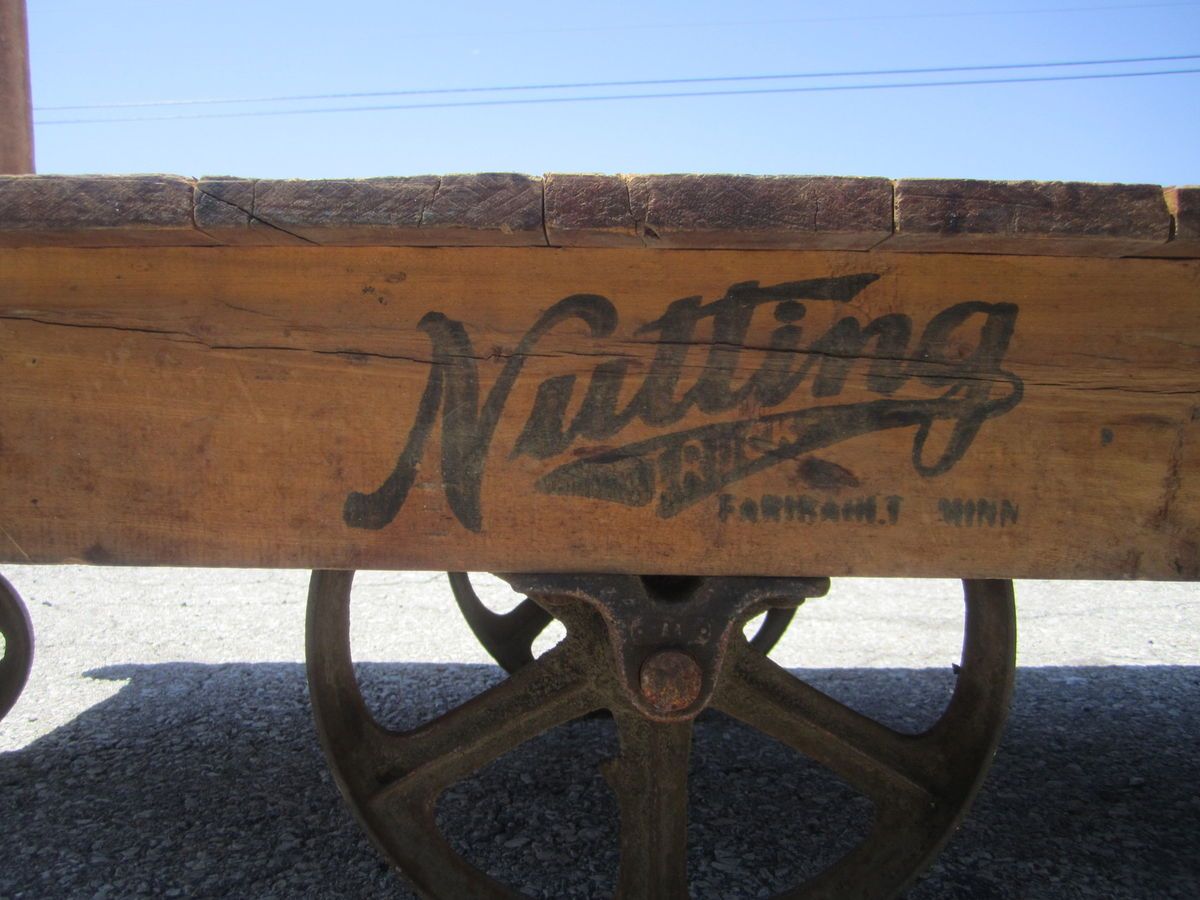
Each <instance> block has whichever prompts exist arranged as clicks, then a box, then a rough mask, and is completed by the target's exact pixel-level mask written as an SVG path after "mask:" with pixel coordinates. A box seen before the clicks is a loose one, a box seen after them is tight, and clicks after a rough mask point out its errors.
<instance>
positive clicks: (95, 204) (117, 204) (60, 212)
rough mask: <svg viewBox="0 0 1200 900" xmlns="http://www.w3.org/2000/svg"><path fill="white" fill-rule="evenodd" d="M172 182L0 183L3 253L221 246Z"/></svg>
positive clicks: (29, 179) (186, 190) (160, 178)
mask: <svg viewBox="0 0 1200 900" xmlns="http://www.w3.org/2000/svg"><path fill="white" fill-rule="evenodd" d="M214 243H216V241H214V240H213V239H212V238H210V237H208V236H207V235H205V234H203V233H201V232H199V231H197V230H196V227H195V224H194V223H193V220H192V183H191V182H190V181H188V180H186V179H184V178H176V177H175V176H172V175H137V176H123V175H113V176H96V175H87V176H75V175H24V176H0V247H21V246H27V245H36V246H69V247H114V246H135V247H136V246H181V245H183V246H191V245H208V244H214Z"/></svg>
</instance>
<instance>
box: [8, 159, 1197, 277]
mask: <svg viewBox="0 0 1200 900" xmlns="http://www.w3.org/2000/svg"><path fill="white" fill-rule="evenodd" d="M271 245H297V246H300V245H317V246H417V247H434V246H475V247H497V246H501V247H502V246H523V247H537V246H545V247H637V248H650V249H689V250H848V251H870V250H873V249H881V250H886V251H888V252H917V253H929V252H935V253H968V254H1015V255H1031V256H1084V257H1088V256H1099V257H1124V256H1137V257H1167V258H1182V259H1194V258H1200V187H1195V186H1183V187H1167V188H1163V187H1159V186H1158V185H1145V184H1141V185H1139V184H1091V183H1083V182H1035V181H972V180H960V179H907V180H899V181H892V180H889V179H885V178H858V177H836V176H751V175H686V174H685V175H598V174H597V175H589V174H549V175H545V176H543V177H540V178H539V177H532V176H527V175H519V174H511V173H482V174H474V175H445V176H427V175H426V176H408V177H380V178H366V179H325V180H282V179H255V178H235V177H224V176H222V177H205V178H200V179H190V178H185V177H180V176H175V175H13V176H0V247H26V246H63V247H118V246H126V247H140V246H271Z"/></svg>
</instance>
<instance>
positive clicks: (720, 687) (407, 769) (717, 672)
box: [306, 571, 1016, 900]
mask: <svg viewBox="0 0 1200 900" xmlns="http://www.w3.org/2000/svg"><path fill="white" fill-rule="evenodd" d="M353 575H354V573H353V572H343V571H318V572H314V573H313V578H312V583H311V587H310V592H309V599H308V621H307V638H306V640H307V665H308V679H309V690H310V693H311V696H312V702H313V710H314V716H315V719H316V723H317V729H318V732H319V734H320V738H321V743H322V745H323V747H324V750H325V754H326V757H327V759H328V761H329V764H330V767H331V769H332V771H333V774H334V777H335V779H336V781H337V783H338V786H339V788H340V789H341V791H342V794H343V795H344V797H345V798H346V800H347V801H348V803H349V805H350V806H351V808H352V809H353V810H354V812H355V814H356V815H357V817H358V819H359V821H360V823H361V824H362V826H363V828H364V829H365V830H366V832H367V833H368V834H369V835H370V837H371V838H372V840H373V841H374V842H375V844H376V845H377V846H378V848H379V849H380V850H381V851H382V852H383V854H384V855H385V856H386V857H387V858H388V860H389V861H390V862H391V863H392V864H393V865H395V866H396V867H397V868H399V869H400V870H401V871H402V872H403V873H404V874H406V875H407V876H408V878H409V879H410V880H411V881H412V883H413V884H414V885H415V887H416V889H417V892H418V893H419V894H421V895H422V896H424V897H433V898H460V897H473V898H474V897H478V898H500V897H519V896H521V895H520V894H518V893H517V892H516V891H514V890H513V889H511V888H509V887H507V886H506V885H503V884H501V883H499V882H497V881H495V880H494V879H493V878H491V877H490V876H489V875H487V874H486V873H484V872H482V871H481V870H479V869H477V868H475V867H474V866H472V865H471V864H470V863H468V862H467V861H466V860H465V859H463V858H462V857H461V856H460V855H458V853H457V852H456V851H455V850H454V849H453V848H452V847H451V846H450V844H449V843H448V842H447V841H446V839H445V838H444V837H443V836H442V835H441V833H440V832H439V831H438V828H437V824H436V821H435V803H436V800H437V798H438V796H439V795H440V794H441V792H442V791H443V790H445V789H446V788H447V787H449V786H450V785H452V784H454V783H456V782H458V781H461V780H462V779H464V778H466V777H467V776H469V775H471V774H472V773H474V772H476V771H478V770H479V769H481V768H482V767H483V766H485V765H487V764H488V763H490V762H491V761H493V760H495V759H497V758H498V757H500V756H501V755H503V754H505V753H507V752H508V751H510V750H513V749H514V748H516V747H518V746H520V745H521V744H523V743H525V742H526V741H528V740H530V739H532V738H533V737H535V736H537V735H538V734H540V733H542V732H544V731H546V730H548V729H550V728H552V727H554V726H556V725H559V724H562V723H565V722H568V721H571V720H573V719H577V718H579V717H580V716H583V715H585V714H587V713H589V712H592V711H594V710H597V709H608V710H610V711H611V712H612V714H613V718H614V720H615V722H616V727H617V732H618V737H619V741H620V754H619V756H618V757H617V758H616V759H615V760H612V761H610V762H609V763H608V764H607V765H606V767H605V775H606V776H607V778H608V781H609V784H610V785H611V787H612V789H613V791H614V794H615V795H616V799H617V805H618V809H619V814H620V825H621V833H620V863H619V870H618V875H617V885H618V886H617V896H618V897H621V898H672V900H681V898H686V897H687V896H688V882H687V871H686V851H687V770H688V766H687V763H688V756H689V753H690V749H691V739H692V719H693V718H694V717H695V716H696V715H697V714H698V713H699V712H700V711H701V710H702V709H704V708H705V707H707V706H712V707H714V708H716V709H719V710H721V711H722V712H724V713H726V714H728V715H730V716H732V717H734V718H736V719H739V720H741V721H742V722H744V723H746V724H747V725H749V726H751V727H753V728H756V729H758V730H759V731H761V732H763V733H765V734H767V735H769V736H771V737H773V738H775V739H777V740H779V741H781V742H782V743H784V744H785V745H787V746H789V747H791V748H792V749H794V750H796V751H798V752H799V753H801V754H803V755H805V756H807V757H809V758H810V759H811V760H813V761H815V762H816V763H818V764H819V765H821V766H823V767H825V768H827V769H829V770H830V771H831V772H833V773H834V774H836V775H838V776H839V777H840V778H841V779H843V780H844V781H845V782H846V783H847V784H849V785H850V786H851V787H853V788H854V789H855V790H857V791H858V792H860V793H862V794H863V795H865V796H866V797H867V798H869V799H870V800H871V801H872V804H873V809H874V818H873V821H872V824H871V827H870V830H869V831H868V833H867V836H866V837H865V838H864V839H863V840H862V841H861V843H859V844H858V845H857V846H856V847H854V848H853V849H852V850H850V851H849V852H848V853H846V854H845V855H844V856H842V857H841V858H840V859H839V860H837V861H836V862H835V863H834V864H833V865H831V866H830V867H829V868H827V869H825V870H824V871H823V872H821V873H820V874H818V875H817V876H815V877H814V878H812V879H810V880H809V881H807V882H805V883H804V884H802V885H799V886H797V887H795V888H793V889H791V890H789V891H787V892H784V893H783V894H780V895H778V896H780V897H786V898H795V900H815V898H822V900H834V898H847V897H853V898H888V897H894V896H896V895H897V894H898V893H899V892H900V891H901V890H903V889H904V888H905V887H906V886H907V885H909V884H910V883H911V882H912V881H913V880H914V879H915V878H916V876H917V875H918V874H919V873H920V872H921V870H922V869H924V868H925V867H926V866H927V865H928V864H929V863H930V862H931V861H932V859H933V858H934V856H935V855H936V854H937V852H938V850H939V849H940V848H941V846H942V845H943V844H944V843H945V841H946V840H947V838H948V837H949V836H950V834H951V833H952V831H953V830H954V828H955V826H956V825H957V824H958V822H959V821H960V820H961V818H962V816H963V815H964V813H965V812H966V809H967V807H968V806H969V804H970V802H971V800H972V798H973V797H974V795H975V793H976V792H977V791H978V789H979V786H980V784H981V782H982V780H983V777H984V774H985V773H986V771H987V768H988V766H989V764H990V763H991V759H992V756H993V754H994V753H995V749H996V745H997V743H998V741H999V738H1000V732H1001V729H1002V726H1003V723H1004V719H1005V717H1006V715H1007V712H1008V705H1009V699H1010V696H1011V691H1012V678H1013V669H1014V659H1015V649H1016V621H1015V611H1014V603H1013V592H1012V583H1011V582H1009V581H997V580H993V581H964V582H963V586H964V595H965V601H966V625H965V635H964V640H963V654H962V664H961V667H960V669H959V671H958V677H957V683H956V686H955V689H954V693H953V695H952V696H951V698H950V701H949V703H948V705H947V707H946V709H945V711H944V712H943V714H942V716H941V717H940V718H939V719H938V721H937V722H936V723H935V724H934V725H933V726H932V727H931V728H930V729H929V730H928V731H926V732H924V733H922V734H919V735H909V734H903V733H900V732H897V731H894V730H892V729H890V728H888V727H886V726H884V725H882V724H880V723H879V722H876V721H875V720H873V719H870V718H868V717H866V716H864V715H861V714H860V713H858V712H855V711H853V710H851V709H850V708H848V707H846V706H844V705H843V704H841V703H839V702H838V701H835V700H833V699H832V698H831V697H829V696H827V695H826V694H823V693H821V692H820V691H818V690H817V689H815V688H813V687H811V686H810V685H808V684H806V683H804V682H802V681H800V680H799V679H797V678H796V677H795V676H793V675H792V674H791V673H789V672H788V671H786V670H785V669H783V668H781V667H779V666H778V665H776V664H775V663H774V662H772V661H771V660H770V659H768V658H767V657H766V656H764V655H763V654H761V653H759V652H757V651H754V650H752V649H751V648H750V646H749V642H748V641H746V639H745V637H744V636H743V635H742V633H741V628H740V625H741V623H743V622H744V621H746V619H747V618H748V617H749V616H750V615H753V614H754V613H756V612H758V611H760V610H761V609H762V608H764V606H770V605H785V604H789V603H790V604H792V605H795V604H796V603H797V602H798V601H802V600H803V598H804V597H811V596H818V595H819V594H820V593H822V592H823V588H821V587H820V586H819V585H818V586H816V587H814V584H815V583H816V582H819V581H822V580H821V579H750V578H740V579H739V578H710V579H695V581H697V582H703V584H701V585H700V586H699V587H698V588H692V589H690V591H691V596H692V597H694V598H698V599H696V601H695V603H694V604H693V606H695V607H696V608H697V609H696V615H695V616H693V618H696V619H701V618H702V617H703V616H704V615H711V614H714V613H718V614H720V613H723V612H728V613H730V614H729V615H728V622H727V623H726V624H725V627H724V628H723V629H722V630H721V633H720V634H716V635H714V634H713V633H712V632H713V629H712V628H711V627H710V626H711V624H712V622H713V621H714V620H713V619H711V618H710V619H708V620H707V622H702V623H701V626H700V628H699V632H702V633H703V634H704V635H705V640H706V641H709V643H708V644H706V645H704V646H699V645H697V646H699V650H698V651H697V652H695V653H692V646H691V645H688V653H692V656H691V657H689V656H688V653H683V652H680V651H679V650H676V649H670V648H666V649H663V648H659V649H654V648H651V650H649V651H647V649H646V648H647V647H648V646H649V645H648V644H646V643H645V641H644V640H642V639H643V638H644V636H645V635H646V634H648V633H650V629H647V628H645V627H643V626H644V624H645V620H647V617H646V616H643V615H642V614H641V613H636V614H635V615H634V616H633V618H631V619H628V620H623V619H622V616H623V615H624V613H622V610H624V611H626V612H628V611H631V610H637V609H642V608H644V607H647V606H653V607H654V610H652V613H653V614H654V615H657V614H658V613H659V612H661V608H660V606H655V604H656V603H657V602H658V601H657V599H656V597H655V595H654V592H653V590H652V585H651V584H650V581H651V579H648V578H646V579H640V578H638V577H636V576H578V577H572V576H505V578H506V580H508V581H509V582H510V583H511V584H513V586H514V588H516V589H517V590H520V591H522V592H525V593H528V594H530V595H531V596H534V597H536V598H537V600H538V601H539V602H540V603H542V604H544V605H545V606H546V607H547V608H549V609H551V610H553V614H554V616H555V617H556V618H560V619H561V620H562V621H563V622H564V624H565V625H566V627H567V637H566V638H565V639H564V640H563V641H562V642H561V643H560V644H558V646H556V647H555V648H554V649H552V650H551V651H549V652H548V653H546V654H544V655H543V656H541V657H539V658H538V659H536V660H534V661H533V662H532V663H531V664H528V665H526V666H524V667H523V668H521V669H520V670H519V671H517V672H516V673H515V674H513V675H512V676H510V677H509V678H508V679H507V680H506V681H504V682H502V683H500V684H499V685H497V686H495V687H493V688H491V689H490V690H487V691H485V692H484V693H482V694H480V695H478V696H476V697H474V698H473V699H471V700H469V701H468V702H466V703H464V704H463V705H461V706H459V707H456V708H455V709H452V710H451V711H449V712H447V713H445V714H444V715H442V716H440V717H438V718H436V719H434V720H432V721H430V722H428V723H426V724H424V725H422V726H420V727H418V728H415V729H413V730H411V731H406V732H393V731H389V730H387V729H385V728H384V727H382V726H381V725H379V724H378V723H377V722H376V721H375V720H374V718H372V716H371V715H370V713H369V712H368V710H367V708H366V705H365V703H364V701H363V698H362V695H361V694H360V692H359V688H358V684H357V681H356V679H355V675H354V669H353V664H352V662H351V655H350V640H349V623H350V592H351V583H352V580H353ZM791 581H794V582H797V583H799V584H798V585H797V586H796V587H794V588H789V587H788V584H787V583H788V582H791ZM738 594H740V595H742V596H744V597H746V598H747V599H745V600H741V601H737V600H734V601H732V602H731V601H730V598H733V597H735V596H736V595H738ZM580 601H583V602H580ZM655 610H657V612H655ZM650 621H656V622H657V620H653V619H650ZM664 621H665V620H664ZM681 621H685V622H686V621H689V620H681ZM699 632H697V633H699ZM710 638H711V640H710ZM639 640H642V643H641V644H638V641H639ZM680 646H682V645H680ZM631 652H632V653H633V655H630V653H631ZM647 653H648V655H647ZM680 658H685V659H687V658H690V659H692V662H693V665H692V667H691V668H690V669H689V668H688V666H687V665H684V666H682V667H680V666H679V665H677V663H678V661H679V659H680ZM639 659H640V660H641V663H640V670H639V669H638V660H639ZM697 659H698V660H699V661H700V662H699V664H695V661H696V660H697ZM709 663H711V669H706V668H705V665H707V664H709ZM631 665H632V666H633V668H630V666H631ZM648 670H653V671H662V672H667V673H671V672H672V671H674V672H676V673H679V672H682V673H683V675H684V676H685V677H681V678H678V679H677V680H676V681H675V682H670V678H669V677H668V679H667V681H668V687H669V688H670V689H668V690H665V691H664V690H661V687H662V685H661V684H656V683H654V679H653V678H651V679H650V682H649V683H648V681H647V676H646V672H647V671H648ZM639 671H640V673H641V675H640V684H641V692H642V693H641V695H640V696H638V695H636V688H634V689H633V690H634V693H631V683H630V678H631V677H632V678H635V679H636V678H637V677H638V672H639ZM631 673H632V675H631ZM697 673H699V674H697ZM718 676H719V677H718ZM676 688H680V690H676ZM681 698H682V699H681Z"/></svg>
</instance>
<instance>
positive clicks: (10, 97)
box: [0, 0, 33, 175]
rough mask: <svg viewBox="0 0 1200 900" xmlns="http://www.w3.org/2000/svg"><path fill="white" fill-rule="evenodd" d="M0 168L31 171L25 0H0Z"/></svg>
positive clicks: (10, 171)
mask: <svg viewBox="0 0 1200 900" xmlns="http://www.w3.org/2000/svg"><path fill="white" fill-rule="evenodd" d="M0 172H2V173H5V174H10V175H30V174H32V173H33V101H32V96H31V92H30V87H29V32H28V28H27V25H26V18H25V0H0Z"/></svg>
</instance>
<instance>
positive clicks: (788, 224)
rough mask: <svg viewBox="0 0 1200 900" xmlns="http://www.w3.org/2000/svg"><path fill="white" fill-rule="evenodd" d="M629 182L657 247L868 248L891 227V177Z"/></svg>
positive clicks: (641, 221)
mask: <svg viewBox="0 0 1200 900" xmlns="http://www.w3.org/2000/svg"><path fill="white" fill-rule="evenodd" d="M628 184H629V202H630V207H631V209H632V212H633V217H634V219H635V220H636V222H637V228H638V231H639V232H640V233H641V235H642V238H643V240H644V241H645V242H646V245H647V246H651V247H663V248H686V249H730V248H731V249H737V248H747V249H748V248H757V249H789V250H869V249H870V248H871V247H873V246H875V245H876V244H878V243H879V242H880V241H882V240H884V239H885V238H887V237H889V236H890V235H891V233H892V183H891V182H890V181H888V180H887V179H885V178H837V177H825V176H811V177H797V176H750V175H637V176H631V177H630V178H629V179H628Z"/></svg>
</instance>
